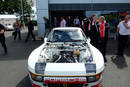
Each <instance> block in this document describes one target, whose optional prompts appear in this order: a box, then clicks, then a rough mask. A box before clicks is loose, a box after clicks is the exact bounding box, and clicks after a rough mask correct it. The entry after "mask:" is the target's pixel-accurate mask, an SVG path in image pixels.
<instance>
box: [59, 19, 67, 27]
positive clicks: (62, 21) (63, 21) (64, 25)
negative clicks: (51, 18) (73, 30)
mask: <svg viewBox="0 0 130 87" xmlns="http://www.w3.org/2000/svg"><path fill="white" fill-rule="evenodd" d="M60 27H66V20H65V19H64V18H63V17H61V21H60Z"/></svg>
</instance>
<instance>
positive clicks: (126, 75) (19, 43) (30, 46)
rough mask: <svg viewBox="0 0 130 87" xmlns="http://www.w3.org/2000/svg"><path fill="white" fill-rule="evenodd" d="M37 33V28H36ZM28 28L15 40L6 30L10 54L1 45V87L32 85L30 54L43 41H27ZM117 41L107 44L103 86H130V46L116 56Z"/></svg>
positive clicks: (27, 86) (29, 86) (25, 86)
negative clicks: (28, 62) (20, 38)
mask: <svg viewBox="0 0 130 87" xmlns="http://www.w3.org/2000/svg"><path fill="white" fill-rule="evenodd" d="M35 34H37V30H36V29H35ZM26 35H27V29H24V30H22V40H18V39H17V40H16V41H14V40H13V37H12V31H6V32H5V36H6V44H7V47H8V55H6V56H3V53H4V52H3V49H2V47H1V45H0V87H31V84H30V81H29V78H28V70H27V60H28V56H29V54H30V53H31V52H32V51H33V50H34V49H35V48H37V47H38V46H40V45H41V44H42V43H43V41H40V40H37V41H32V40H31V38H30V39H29V41H28V42H27V43H25V37H26ZM116 51H117V41H116V40H113V39H110V40H109V41H108V45H107V55H106V58H107V59H108V63H106V67H105V72H104V79H103V87H130V48H128V47H127V48H126V50H125V54H124V57H122V58H116V55H115V54H116Z"/></svg>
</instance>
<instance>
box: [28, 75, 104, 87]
mask: <svg viewBox="0 0 130 87" xmlns="http://www.w3.org/2000/svg"><path fill="white" fill-rule="evenodd" d="M29 78H30V80H31V83H32V87H52V86H48V84H44V83H43V82H38V81H34V80H33V79H32V78H31V76H30V75H29ZM74 85H75V86H73V87H76V83H75V84H74ZM77 85H79V83H78V84H77ZM53 87H61V86H53ZM62 87H70V86H67V84H64V85H62ZM78 87H102V75H101V77H100V79H99V80H98V81H96V82H91V83H85V84H83V86H78Z"/></svg>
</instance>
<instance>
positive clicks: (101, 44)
mask: <svg viewBox="0 0 130 87" xmlns="http://www.w3.org/2000/svg"><path fill="white" fill-rule="evenodd" d="M98 47H99V50H100V51H101V53H102V55H103V57H104V62H106V61H107V59H106V57H105V55H106V42H105V38H100V40H99V46H98Z"/></svg>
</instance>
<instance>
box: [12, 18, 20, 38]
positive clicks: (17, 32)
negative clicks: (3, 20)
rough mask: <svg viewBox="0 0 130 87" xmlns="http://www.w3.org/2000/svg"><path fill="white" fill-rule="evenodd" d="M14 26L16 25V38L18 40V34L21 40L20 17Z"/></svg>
mask: <svg viewBox="0 0 130 87" xmlns="http://www.w3.org/2000/svg"><path fill="white" fill-rule="evenodd" d="M13 27H14V40H16V37H17V34H18V35H19V40H21V25H20V23H19V20H18V19H16V22H15V23H14V24H13Z"/></svg>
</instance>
